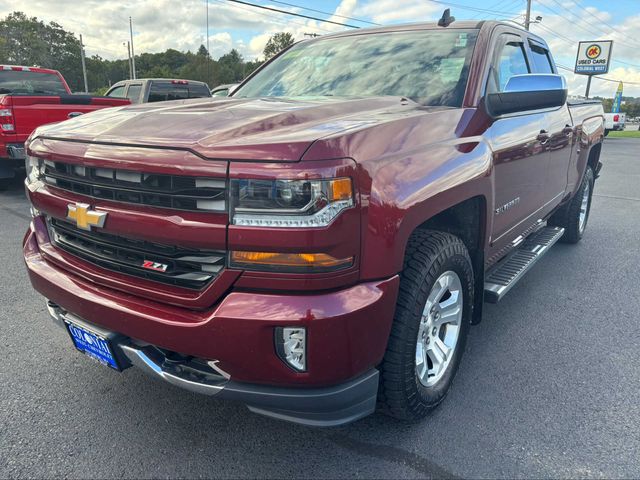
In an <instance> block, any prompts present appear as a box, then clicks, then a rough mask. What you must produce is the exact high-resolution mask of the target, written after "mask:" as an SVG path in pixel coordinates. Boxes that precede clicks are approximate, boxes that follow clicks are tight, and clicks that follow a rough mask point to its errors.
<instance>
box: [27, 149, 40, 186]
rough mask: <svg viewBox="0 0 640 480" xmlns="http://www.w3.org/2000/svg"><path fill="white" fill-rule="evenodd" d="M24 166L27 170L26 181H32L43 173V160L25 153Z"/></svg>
mask: <svg viewBox="0 0 640 480" xmlns="http://www.w3.org/2000/svg"><path fill="white" fill-rule="evenodd" d="M24 168H25V169H26V171H27V183H33V182H35V181H36V180H39V179H40V178H42V176H43V175H44V161H43V160H42V159H41V158H37V157H32V156H30V155H26V156H25V158H24Z"/></svg>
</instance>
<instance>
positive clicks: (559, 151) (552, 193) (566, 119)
mask: <svg viewBox="0 0 640 480" xmlns="http://www.w3.org/2000/svg"><path fill="white" fill-rule="evenodd" d="M544 125H545V129H546V130H547V131H548V132H549V143H548V144H547V145H546V149H547V150H548V152H549V168H548V169H547V182H546V184H547V201H551V200H554V203H555V204H557V203H560V201H561V200H562V197H563V194H564V192H565V191H566V189H567V177H568V174H569V164H570V162H571V144H572V141H573V135H574V131H573V127H572V120H571V116H570V115H569V108H568V107H567V106H566V105H565V106H563V107H562V108H561V109H559V110H556V111H554V112H548V113H547V114H546V118H545V121H544ZM554 206H555V205H554Z"/></svg>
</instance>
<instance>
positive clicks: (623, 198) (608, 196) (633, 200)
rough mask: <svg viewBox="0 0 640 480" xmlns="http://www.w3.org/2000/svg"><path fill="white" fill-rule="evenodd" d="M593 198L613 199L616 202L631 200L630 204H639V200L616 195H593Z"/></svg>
mask: <svg viewBox="0 0 640 480" xmlns="http://www.w3.org/2000/svg"><path fill="white" fill-rule="evenodd" d="M593 196H594V197H604V198H614V199H616V200H631V201H632V202H640V198H633V197H619V196H617V195H604V194H602V193H594V194H593Z"/></svg>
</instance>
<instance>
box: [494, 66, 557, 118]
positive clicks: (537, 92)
mask: <svg viewBox="0 0 640 480" xmlns="http://www.w3.org/2000/svg"><path fill="white" fill-rule="evenodd" d="M566 101H567V84H566V81H565V79H564V77H563V76H562V75H555V74H547V73H529V74H526V75H514V76H513V77H511V78H510V79H509V80H508V81H507V85H506V86H505V88H504V91H503V92H496V93H489V94H487V95H486V97H485V106H486V108H487V113H488V114H489V116H490V117H492V118H496V117H499V116H500V115H504V114H507V113H516V112H526V111H529V110H539V109H542V108H557V107H561V106H562V105H564V104H565V102H566Z"/></svg>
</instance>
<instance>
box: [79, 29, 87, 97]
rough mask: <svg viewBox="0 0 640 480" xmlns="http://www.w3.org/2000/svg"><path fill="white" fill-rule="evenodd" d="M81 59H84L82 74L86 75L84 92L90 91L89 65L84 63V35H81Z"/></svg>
mask: <svg viewBox="0 0 640 480" xmlns="http://www.w3.org/2000/svg"><path fill="white" fill-rule="evenodd" d="M80 60H82V76H83V77H84V93H89V86H88V85H87V66H86V65H85V63H84V43H82V35H80Z"/></svg>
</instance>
